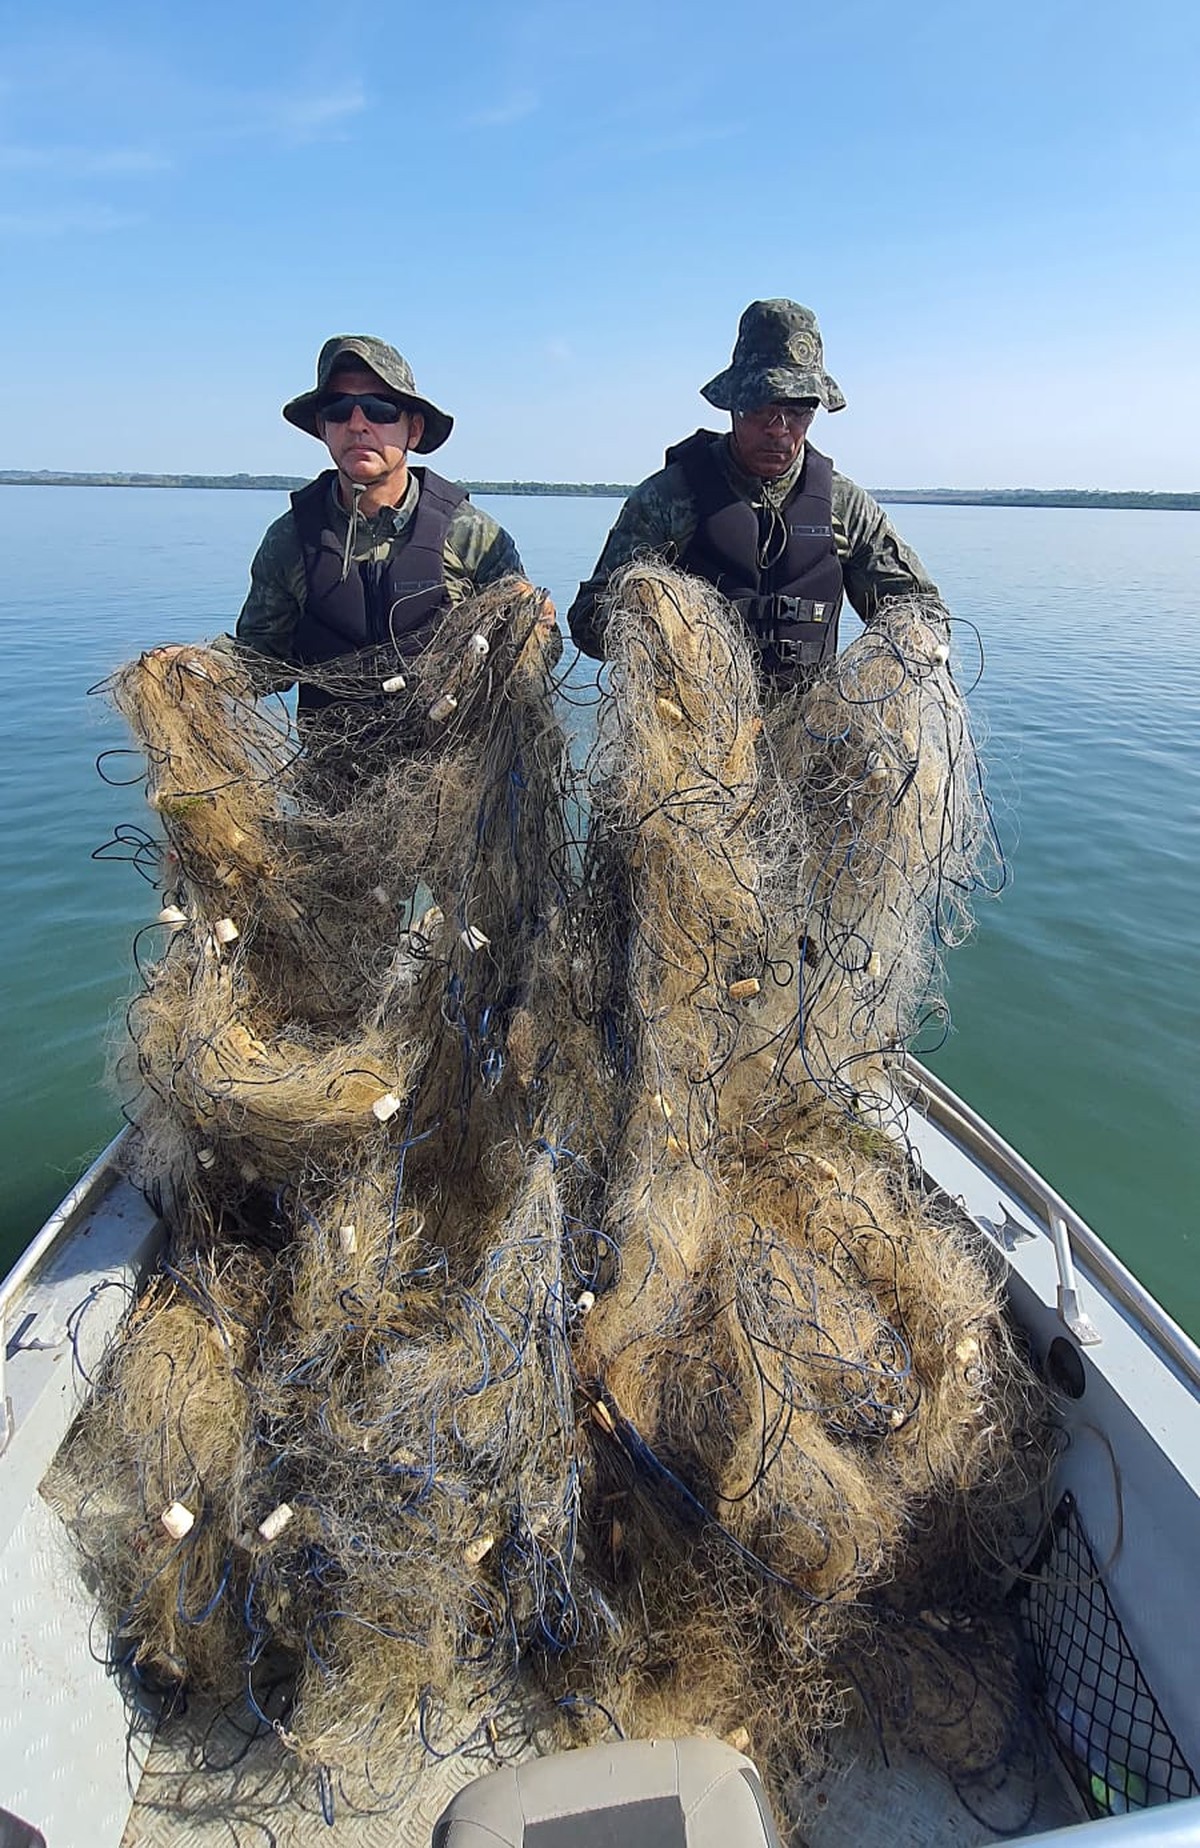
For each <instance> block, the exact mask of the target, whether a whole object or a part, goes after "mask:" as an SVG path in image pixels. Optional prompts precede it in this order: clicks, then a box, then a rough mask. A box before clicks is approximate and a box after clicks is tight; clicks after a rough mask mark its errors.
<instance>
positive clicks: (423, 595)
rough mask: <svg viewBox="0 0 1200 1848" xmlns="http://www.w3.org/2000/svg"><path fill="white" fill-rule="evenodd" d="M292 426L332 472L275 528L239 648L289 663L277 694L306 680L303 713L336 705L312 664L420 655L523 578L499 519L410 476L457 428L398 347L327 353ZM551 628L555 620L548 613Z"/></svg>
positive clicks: (332, 344)
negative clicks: (476, 607) (473, 609)
mask: <svg viewBox="0 0 1200 1848" xmlns="http://www.w3.org/2000/svg"><path fill="white" fill-rule="evenodd" d="M283 415H284V416H285V417H286V419H287V421H288V422H289V423H291V424H295V426H296V428H297V429H299V430H304V431H305V432H306V433H307V434H308V435H309V436H315V437H317V438H319V439H320V440H321V441H322V442H324V444H325V446H326V448H327V449H328V450H329V454H330V457H331V459H332V461H333V463H334V467H333V468H331V469H327V470H325V472H324V473H323V474H320V475H318V476H317V478H316V480H315V481H311V482H309V483H308V485H307V486H306V487H303V488H301V489H299V490H298V491H297V492H296V493H295V494H293V495H292V497H291V499H292V504H291V507H290V508H289V510H288V511H287V512H286V513H285V514H283V515H281V517H280V518H279V519H278V520H276V521H274V523H273V524H272V525H271V526H269V527H268V528H267V532H266V535H265V537H264V538H263V541H262V544H261V545H260V546H259V548H258V551H257V553H256V554H255V557H254V562H253V564H252V565H251V567H250V594H249V596H248V597H247V598H246V601H245V604H244V605H243V607H242V612H241V615H240V616H239V617H238V623H237V639H238V641H239V642H240V643H242V644H243V645H244V646H245V647H247V648H251V649H253V650H254V651H255V652H256V653H257V654H259V655H267V656H270V657H273V658H274V659H276V660H278V661H280V662H282V663H284V664H285V665H286V668H287V669H288V670H289V671H288V672H286V673H281V674H280V675H279V676H277V677H276V676H270V684H271V685H272V686H274V687H282V686H286V685H288V684H289V682H290V681H292V680H294V679H295V678H296V677H297V673H296V670H299V678H300V709H301V712H302V713H304V712H306V711H312V710H314V709H316V708H318V707H320V706H323V705H324V704H326V703H327V695H325V694H324V693H323V692H322V691H321V690H320V689H319V688H318V687H315V686H311V685H308V684H306V683H305V679H304V672H303V670H304V669H305V667H309V666H313V667H318V666H320V665H321V664H322V663H325V662H330V661H334V660H336V659H338V658H339V657H344V656H347V655H353V654H355V653H357V652H359V651H362V650H366V649H373V648H375V647H376V646H378V645H390V646H391V647H392V648H393V649H395V650H396V651H398V652H399V654H400V655H401V656H403V655H405V654H406V653H407V654H416V653H419V652H420V650H421V649H422V648H423V647H424V646H425V644H426V642H427V641H428V639H429V635H430V633H431V630H432V628H433V626H434V624H435V621H436V618H437V616H438V615H439V613H440V612H441V611H442V610H444V609H445V608H446V607H447V605H449V604H454V603H459V602H461V601H462V600H463V599H464V598H466V597H469V596H472V595H473V594H474V593H475V592H477V591H479V590H482V589H483V588H484V587H485V585H488V584H493V583H495V582H496V581H497V579H499V578H503V577H509V576H514V575H515V576H517V577H523V576H524V572H523V569H522V565H521V560H520V558H519V557H518V556H517V548H516V546H515V545H514V544H513V541H512V539H511V538H510V537H509V535H508V534H507V533H506V532H505V531H504V529H503V527H501V526H499V525H497V523H496V521H495V520H493V519H492V518H491V516H490V514H486V513H484V512H483V510H482V509H481V508H479V507H473V506H472V505H471V503H470V501H469V500H468V499H467V496H466V494H465V493H464V492H463V490H462V489H461V488H459V487H457V486H455V484H454V483H452V482H449V481H446V480H444V479H443V478H442V477H441V476H440V475H436V474H435V473H434V471H433V470H432V469H429V468H416V467H410V466H409V462H408V452H409V451H410V450H415V451H417V452H418V454H422V455H427V454H428V453H429V452H430V451H431V450H434V449H437V448H439V447H440V445H441V444H442V443H444V442H445V441H446V438H447V437H448V436H449V434H450V431H451V429H452V428H453V424H454V419H453V418H452V417H450V416H448V415H447V414H446V412H445V411H442V410H439V409H438V407H437V405H435V404H434V403H433V402H432V401H431V400H430V399H428V398H424V397H422V396H421V394H420V393H419V392H418V391H417V388H416V384H415V382H414V379H413V374H412V370H411V368H410V366H409V364H408V361H407V360H406V359H405V358H404V357H403V355H402V354H400V353H398V352H397V351H396V349H395V348H394V347H391V346H387V345H386V344H385V343H384V342H383V341H382V340H377V339H375V338H373V337H372V336H370V335H367V334H336V335H335V336H334V337H333V339H332V340H327V341H326V342H325V344H324V346H323V347H322V348H321V351H320V354H319V355H318V358H317V382H316V386H315V388H314V389H313V390H312V391H306V392H302V393H301V394H300V396H299V397H298V398H293V399H292V400H291V401H290V403H288V404H285V405H284V407H283ZM544 618H545V620H546V621H547V623H552V622H553V619H554V612H553V608H552V607H551V606H550V605H549V604H547V605H546V608H545V610H544Z"/></svg>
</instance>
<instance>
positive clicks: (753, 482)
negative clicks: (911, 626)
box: [567, 437, 941, 660]
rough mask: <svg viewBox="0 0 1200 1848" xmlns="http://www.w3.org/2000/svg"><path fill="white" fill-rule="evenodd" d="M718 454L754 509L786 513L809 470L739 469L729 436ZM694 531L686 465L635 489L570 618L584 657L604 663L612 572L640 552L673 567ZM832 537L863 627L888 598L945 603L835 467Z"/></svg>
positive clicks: (797, 466)
mask: <svg viewBox="0 0 1200 1848" xmlns="http://www.w3.org/2000/svg"><path fill="white" fill-rule="evenodd" d="M717 456H718V460H719V462H720V464H721V467H722V468H723V469H724V471H725V473H726V474H727V475H728V477H729V480H730V483H731V484H732V486H733V487H734V488H735V489H736V490H737V492H738V493H739V494H740V495H741V496H742V498H743V499H744V500H746V501H748V502H749V503H750V505H751V506H752V507H762V506H766V507H769V508H770V507H773V508H775V509H776V510H778V509H780V508H781V507H782V505H783V503H784V501H785V500H786V499H787V497H788V495H789V494H790V493H791V492H792V489H793V488H794V487H795V485H796V483H797V481H798V480H799V478H800V472H801V470H802V468H803V467H804V451H803V450H801V452H800V455H799V456H798V457H797V459H796V461H795V462H794V463H793V464H792V467H791V468H790V469H789V470H788V472H787V474H786V475H781V476H780V478H779V479H778V481H761V480H759V479H758V477H757V476H754V475H747V474H745V473H744V472H743V470H742V469H740V468H739V467H738V466H737V463H736V462H735V461H734V459H733V456H732V453H731V451H730V448H729V439H728V437H723V438H721V440H720V443H719V446H718V450H717ZM695 530H696V509H695V505H694V503H693V500H692V493H691V489H690V488H689V486H688V482H687V476H686V475H685V474H684V471H683V466H682V464H681V463H679V462H673V463H670V464H668V466H667V467H666V468H662V469H660V470H659V471H658V473H657V475H651V476H650V477H649V479H648V480H646V481H643V482H642V484H641V486H640V487H637V488H635V489H634V490H633V493H632V494H631V495H630V496H629V499H628V500H627V501H626V502H625V505H624V506H623V507H622V509H621V512H620V514H619V515H618V517H617V523H616V525H615V526H614V527H613V529H612V531H611V532H610V533H609V535H608V538H607V539H606V540H605V542H604V550H603V551H602V552H601V554H600V560H599V563H598V564H597V566H596V569H595V570H594V571H593V573H592V575H591V577H590V578H587V579H586V580H585V582H584V583H582V584H581V585H580V586H579V591H578V594H577V595H576V598H575V601H574V603H572V605H571V607H570V609H569V611H568V612H567V622H568V624H569V625H570V630H571V634H572V636H573V638H574V640H575V642H576V644H577V645H578V646H579V647H580V648H582V650H583V652H584V653H585V654H589V655H594V656H595V657H596V658H597V659H598V660H599V659H602V658H603V655H604V609H603V604H604V593H605V590H606V589H607V587H608V581H609V579H610V578H611V577H612V575H613V573H614V572H615V571H617V570H618V569H619V568H620V567H621V566H622V565H624V564H627V563H628V562H629V560H630V559H631V558H633V557H635V556H636V555H637V554H638V553H639V552H654V553H656V554H658V555H659V556H660V557H665V558H666V559H667V561H668V563H671V562H674V561H675V560H677V559H679V558H681V557H682V556H683V554H684V552H685V551H686V550H687V547H688V544H689V542H690V541H691V538H692V535H693V533H694V532H695ZM833 537H834V544H835V545H836V547H837V555H838V558H839V559H840V561H841V566H842V577H843V580H844V583H845V589H846V597H847V599H848V601H849V603H850V605H851V607H852V608H853V609H854V610H856V611H857V612H858V614H859V615H860V616H861V617H862V619H863V621H864V622H870V621H871V620H872V618H873V616H874V614H875V611H876V610H877V609H878V607H879V605H880V603H881V602H882V601H883V599H884V598H885V597H896V596H905V595H908V596H914V595H915V596H920V597H930V598H935V599H936V600H937V601H938V602H941V596H940V593H939V591H938V587H937V585H936V584H935V583H934V582H933V579H932V578H931V577H930V576H929V573H928V572H927V571H926V569H925V567H924V565H923V564H922V563H921V561H920V559H919V558H918V557H917V555H916V553H915V552H914V551H913V550H912V548H911V547H910V546H907V545H905V543H904V541H903V539H901V537H900V535H899V534H898V533H897V532H896V531H895V529H894V528H893V526H892V524H891V522H890V521H889V519H888V518H887V515H886V514H885V513H884V512H883V509H882V508H881V507H880V506H879V504H878V502H877V501H874V500H872V498H871V496H870V495H869V494H868V493H867V491H866V489H865V488H860V487H858V486H857V485H856V483H854V482H853V481H848V480H847V478H846V476H845V475H839V474H838V472H837V470H836V469H835V470H834V474H833Z"/></svg>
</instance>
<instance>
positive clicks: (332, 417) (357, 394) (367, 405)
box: [317, 391, 408, 424]
mask: <svg viewBox="0 0 1200 1848" xmlns="http://www.w3.org/2000/svg"><path fill="white" fill-rule="evenodd" d="M356 409H358V410H360V411H361V412H362V414H363V416H364V417H365V418H366V420H367V422H368V423H373V424H394V423H399V421H400V419H401V418H402V417H403V416H404V413H405V411H406V410H407V409H408V406H407V405H404V404H397V403H396V402H395V400H394V399H393V398H378V397H376V395H375V393H374V392H373V391H343V392H339V393H338V395H337V397H336V398H326V399H324V400H323V402H322V403H320V404H318V406H317V416H318V417H320V418H321V419H322V420H323V421H324V422H325V423H349V422H350V419H351V418H352V417H353V415H354V412H355V410H356Z"/></svg>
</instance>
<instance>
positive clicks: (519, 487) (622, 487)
mask: <svg viewBox="0 0 1200 1848" xmlns="http://www.w3.org/2000/svg"><path fill="white" fill-rule="evenodd" d="M305 479H306V478H305V477H303V476H299V475H150V474H121V473H112V474H101V473H79V474H68V473H66V472H59V471H57V470H48V469H0V487H5V488H208V489H214V490H216V489H225V490H232V491H235V492H236V491H239V490H242V489H246V490H250V491H255V492H260V493H261V492H272V493H290V492H291V491H292V489H294V488H301V487H303V486H304V484H305ZM462 486H463V487H464V488H465V489H466V490H467V492H468V493H470V494H494V495H512V496H535V497H539V498H547V499H549V498H553V497H555V496H559V497H562V498H569V499H580V498H584V499H604V500H623V499H624V498H625V496H626V495H627V494H629V493H631V492H632V489H633V486H634V484H633V483H632V482H618V481H598V482H575V481H464V482H463V483H462ZM871 493H872V494H873V495H874V497H875V499H876V500H877V501H881V502H883V503H885V504H888V503H890V504H892V505H896V506H932V507H1093V508H1096V507H1099V508H1107V509H1115V510H1125V511H1130V512H1136V511H1150V512H1160V513H1197V512H1200V492H1196V493H1183V492H1179V493H1172V492H1167V491H1162V492H1160V491H1157V490H1155V491H1151V490H1140V489H1109V488H873V489H872V490H871Z"/></svg>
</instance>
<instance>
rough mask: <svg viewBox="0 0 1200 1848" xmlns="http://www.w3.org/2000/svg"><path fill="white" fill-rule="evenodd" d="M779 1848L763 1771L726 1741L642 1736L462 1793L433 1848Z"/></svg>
mask: <svg viewBox="0 0 1200 1848" xmlns="http://www.w3.org/2000/svg"><path fill="white" fill-rule="evenodd" d="M501 1845H502V1848H779V1837H778V1835H777V1834H776V1831H775V1826H774V1824H773V1823H772V1821H771V1813H770V1810H769V1809H768V1807H767V1800H766V1797H765V1795H764V1794H763V1788H762V1784H761V1782H760V1780H759V1776H758V1772H757V1771H756V1770H755V1768H754V1766H753V1765H752V1764H751V1762H750V1760H749V1759H748V1758H744V1757H743V1756H742V1754H741V1752H735V1751H734V1750H733V1748H732V1746H728V1745H722V1744H721V1743H720V1741H719V1740H716V1739H638V1740H628V1741H625V1742H623V1743H621V1744H619V1745H594V1746H590V1747H588V1748H587V1749H586V1750H584V1751H576V1752H556V1753H554V1754H553V1756H551V1757H549V1758H534V1759H530V1760H527V1761H526V1762H525V1763H523V1764H519V1765H511V1766H507V1767H506V1768H505V1769H504V1770H503V1771H493V1772H492V1773H490V1775H489V1776H487V1777H481V1778H478V1779H477V1780H476V1781H475V1783H473V1784H468V1785H467V1786H466V1788H465V1789H463V1790H460V1791H459V1793H458V1795H457V1796H456V1797H455V1798H454V1800H453V1802H452V1803H450V1804H448V1805H447V1807H446V1808H445V1809H444V1810H443V1811H442V1813H441V1815H440V1817H439V1818H438V1820H437V1823H436V1824H435V1826H434V1831H433V1844H432V1848H501Z"/></svg>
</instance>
